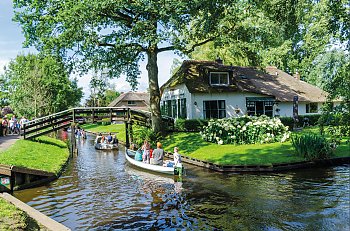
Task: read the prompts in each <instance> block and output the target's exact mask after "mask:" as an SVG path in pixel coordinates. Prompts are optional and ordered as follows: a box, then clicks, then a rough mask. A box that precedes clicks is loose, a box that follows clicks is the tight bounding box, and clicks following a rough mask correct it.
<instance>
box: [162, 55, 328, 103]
mask: <svg viewBox="0 0 350 231" xmlns="http://www.w3.org/2000/svg"><path fill="white" fill-rule="evenodd" d="M265 71H266V72H264V71H262V70H258V69H257V68H254V67H238V66H226V65H223V64H219V63H217V62H214V61H196V60H186V61H184V62H183V63H182V66H181V67H180V69H179V70H178V71H177V72H176V73H175V74H174V75H173V76H172V77H171V78H170V79H169V80H168V81H167V82H166V83H165V84H164V85H163V86H162V87H161V91H162V92H163V91H164V89H165V88H172V87H175V86H177V85H179V84H185V85H186V87H187V88H188V90H189V91H190V92H191V93H218V92H252V93H257V94H262V95H266V96H274V97H275V98H276V100H277V101H281V102H289V101H293V97H294V96H296V95H297V96H298V97H299V101H304V102H325V101H326V97H327V93H326V92H325V91H323V90H321V89H320V88H318V87H315V86H313V85H311V84H308V83H306V82H304V81H301V80H299V79H296V78H294V77H293V76H291V75H289V74H287V73H285V72H283V71H281V70H278V69H277V68H276V67H268V68H266V70H265ZM210 72H229V85H228V86H211V85H210V83H209V73H210ZM276 73H277V75H276Z"/></svg>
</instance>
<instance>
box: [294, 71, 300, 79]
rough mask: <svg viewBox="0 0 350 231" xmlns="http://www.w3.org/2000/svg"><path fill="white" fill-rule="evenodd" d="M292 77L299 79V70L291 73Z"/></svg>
mask: <svg viewBox="0 0 350 231" xmlns="http://www.w3.org/2000/svg"><path fill="white" fill-rule="evenodd" d="M293 77H294V78H296V79H297V80H300V74H299V72H295V74H294V75H293Z"/></svg>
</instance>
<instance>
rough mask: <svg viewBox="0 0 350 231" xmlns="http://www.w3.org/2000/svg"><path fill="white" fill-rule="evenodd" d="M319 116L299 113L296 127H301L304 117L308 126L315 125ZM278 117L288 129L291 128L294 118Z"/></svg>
mask: <svg viewBox="0 0 350 231" xmlns="http://www.w3.org/2000/svg"><path fill="white" fill-rule="evenodd" d="M320 117H321V115H320V114H315V115H300V116H299V121H298V122H297V127H303V126H304V121H305V119H307V120H308V123H309V126H316V125H318V121H319V119H320ZM279 119H280V120H281V122H282V124H283V125H284V126H288V128H289V129H290V130H291V129H293V125H294V120H293V118H292V117H279Z"/></svg>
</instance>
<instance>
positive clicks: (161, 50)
mask: <svg viewBox="0 0 350 231" xmlns="http://www.w3.org/2000/svg"><path fill="white" fill-rule="evenodd" d="M172 50H175V46H168V47H162V48H159V49H158V53H160V52H163V51H172Z"/></svg>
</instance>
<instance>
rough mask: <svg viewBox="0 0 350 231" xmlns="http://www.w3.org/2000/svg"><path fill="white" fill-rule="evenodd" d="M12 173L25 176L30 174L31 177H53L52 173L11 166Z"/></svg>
mask: <svg viewBox="0 0 350 231" xmlns="http://www.w3.org/2000/svg"><path fill="white" fill-rule="evenodd" d="M12 171H13V172H16V173H25V174H31V175H38V176H54V175H55V174H54V173H52V172H46V171H42V170H36V169H31V168H24V167H18V166H13V167H12Z"/></svg>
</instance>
